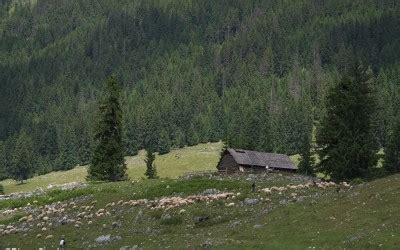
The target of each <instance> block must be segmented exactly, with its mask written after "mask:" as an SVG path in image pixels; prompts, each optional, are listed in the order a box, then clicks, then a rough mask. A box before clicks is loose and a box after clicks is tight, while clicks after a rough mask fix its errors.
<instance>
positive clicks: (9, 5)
mask: <svg viewBox="0 0 400 250" xmlns="http://www.w3.org/2000/svg"><path fill="white" fill-rule="evenodd" d="M360 61H361V62H362V63H363V64H364V65H368V66H369V67H370V69H371V70H372V72H373V77H374V86H373V87H374V91H375V92H376V97H377V104H378V107H377V110H378V112H376V114H375V116H374V121H373V122H374V136H375V137H376V139H377V141H378V142H379V147H380V148H385V146H386V145H387V143H388V138H389V136H390V134H391V131H392V127H393V124H394V121H395V117H397V116H398V112H399V107H400V106H399V101H400V2H399V1H396V0H341V1H321V0H295V1H294V0H263V1H261V0H245V1H231V0H219V1H215V0H204V1H195V0H151V1H146V0H135V1H131V0H120V1H115V0H114V1H110V0H60V1H52V0H30V1H29V0H0V179H4V178H6V177H8V176H7V175H8V173H9V172H10V169H12V168H13V164H15V159H16V158H23V159H24V160H25V161H26V164H31V165H32V168H33V171H32V173H31V174H33V173H37V174H44V173H47V172H51V171H53V170H66V169H70V168H72V167H74V166H76V165H78V164H80V165H84V164H87V163H89V162H90V159H91V156H92V152H93V149H94V146H95V145H94V141H93V134H94V131H93V123H94V122H95V121H96V110H97V109H96V107H97V106H96V104H97V101H98V97H99V96H100V95H101V94H102V91H103V90H102V88H103V87H102V86H103V82H104V81H105V79H107V78H108V77H109V76H110V75H114V76H115V77H116V79H117V81H118V82H119V83H120V84H121V86H122V90H123V91H122V96H121V103H122V109H123V114H124V115H123V131H124V136H123V138H124V144H125V148H126V155H135V154H136V153H137V152H138V150H140V149H143V148H154V149H155V151H157V152H159V153H160V154H163V153H167V152H169V151H170V149H171V148H179V147H183V146H185V145H188V146H191V145H196V144H198V143H204V142H216V141H220V140H223V141H225V142H227V143H228V145H229V146H230V147H235V148H246V149H253V150H262V151H270V152H279V153H286V154H296V153H299V151H300V150H301V147H302V141H303V140H302V138H304V137H305V135H307V134H311V133H312V128H313V127H314V126H317V125H318V121H320V120H321V118H322V117H324V115H325V114H326V111H325V110H326V109H325V99H326V95H327V92H328V90H329V89H331V88H332V87H333V86H334V85H335V84H336V83H337V82H338V81H339V79H340V78H341V75H342V74H343V73H344V72H346V71H347V70H349V67H351V65H352V64H353V63H354V62H360ZM21 150H23V151H24V152H30V153H27V154H25V155H22V156H21V155H19V154H20V152H21ZM26 164H25V165H26Z"/></svg>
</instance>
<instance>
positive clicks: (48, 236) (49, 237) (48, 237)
mask: <svg viewBox="0 0 400 250" xmlns="http://www.w3.org/2000/svg"><path fill="white" fill-rule="evenodd" d="M51 238H53V235H51V234H50V235H47V236H46V238H45V239H46V240H48V239H51Z"/></svg>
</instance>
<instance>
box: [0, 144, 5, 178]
mask: <svg viewBox="0 0 400 250" xmlns="http://www.w3.org/2000/svg"><path fill="white" fill-rule="evenodd" d="M6 177H7V160H6V147H5V145H4V143H3V142H2V141H0V180H4V179H6Z"/></svg>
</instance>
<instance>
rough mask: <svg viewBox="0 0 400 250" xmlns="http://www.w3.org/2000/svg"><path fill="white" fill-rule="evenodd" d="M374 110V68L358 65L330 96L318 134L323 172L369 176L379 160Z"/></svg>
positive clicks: (338, 176) (335, 176)
mask: <svg viewBox="0 0 400 250" xmlns="http://www.w3.org/2000/svg"><path fill="white" fill-rule="evenodd" d="M374 110H375V98H374V94H373V91H372V74H371V71H370V70H367V69H366V68H365V67H363V66H355V67H353V69H352V70H351V72H350V73H349V74H348V75H346V76H344V77H343V78H342V79H341V81H340V82H339V84H338V85H337V86H335V87H334V88H333V89H332V90H331V92H330V93H329V95H328V97H327V114H326V117H325V118H324V119H323V120H322V122H321V126H320V128H319V131H318V134H317V144H318V147H319V150H318V154H319V158H320V164H319V167H318V169H319V170H320V171H322V172H323V173H325V174H328V175H329V176H330V177H331V178H332V179H334V180H350V179H353V178H357V177H361V178H365V177H368V174H369V172H370V171H371V169H372V168H373V167H375V166H376V162H377V157H376V152H377V143H376V140H375V137H374V136H373V129H372V125H371V124H372V119H373V114H374Z"/></svg>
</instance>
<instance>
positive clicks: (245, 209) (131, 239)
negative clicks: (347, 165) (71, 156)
mask: <svg viewBox="0 0 400 250" xmlns="http://www.w3.org/2000/svg"><path fill="white" fill-rule="evenodd" d="M256 178H257V192H255V193H252V192H251V191H250V183H251V181H249V176H240V177H225V178H222V177H212V178H206V177H201V178H193V179H159V180H144V181H139V182H134V183H132V182H122V183H106V184H96V185H90V186H89V187H87V188H86V189H85V190H86V191H85V193H86V194H90V195H86V196H84V198H79V199H78V200H75V203H76V204H70V203H69V202H61V203H60V204H58V205H59V206H61V205H62V204H65V211H64V212H61V213H59V212H56V213H50V214H49V215H47V216H48V217H49V218H48V219H47V220H46V221H45V220H41V219H37V220H34V221H32V222H30V223H25V224H24V223H22V224H21V223H19V222H16V223H12V222H13V221H16V220H18V219H19V218H21V216H23V215H28V214H32V215H34V218H39V216H38V214H39V213H43V207H42V208H40V207H39V208H38V207H35V206H33V207H32V206H31V207H29V209H23V210H20V211H19V212H17V213H16V214H14V215H13V217H10V218H7V219H5V218H4V219H3V222H2V223H3V224H4V223H6V224H8V225H13V226H15V227H18V226H19V227H21V225H22V227H23V228H25V229H26V231H25V232H18V233H16V234H14V233H13V234H8V235H4V236H0V247H3V248H4V247H22V248H38V247H46V248H55V247H57V244H58V242H59V239H60V238H61V236H62V235H64V236H65V238H66V240H67V242H68V246H69V248H71V249H88V248H91V247H95V248H96V249H97V248H99V249H119V248H120V247H123V246H138V247H139V248H143V249H160V248H162V249H164V248H172V249H183V248H201V247H214V248H218V249H239V248H245V249H248V248H255V249H307V248H310V247H311V248H314V247H315V248H326V249H338V248H339V249H342V248H357V249H376V248H379V247H382V248H384V249H398V248H399V247H400V237H399V236H400V213H399V207H400V200H399V199H398V197H399V195H400V175H399V174H398V175H393V176H389V177H387V178H382V179H378V180H375V181H373V182H370V183H365V184H361V185H357V186H353V187H351V188H344V187H341V188H340V189H338V188H336V187H331V188H326V189H320V188H317V187H312V188H310V189H301V190H291V191H286V192H282V193H278V192H274V193H272V194H266V193H264V192H262V191H261V189H262V188H265V187H271V186H283V185H287V184H289V183H291V184H300V183H304V182H305V180H304V179H303V178H301V177H299V176H296V175H278V174H272V175H268V176H258V177H256ZM210 188H215V189H218V190H220V191H222V192H233V193H235V194H236V195H235V197H234V198H231V199H230V200H218V201H210V202H196V203H195V204H191V205H182V206H180V207H178V208H172V209H170V210H167V211H166V210H164V209H150V208H149V207H147V206H146V205H138V206H131V205H123V204H121V202H120V204H118V201H120V200H122V201H128V200H131V199H133V200H137V199H143V198H146V199H149V200H151V199H154V198H156V197H170V196H180V197H186V196H188V195H192V194H200V193H202V192H203V191H204V190H206V189H210ZM238 193H240V194H238ZM292 193H296V195H295V196H296V197H297V198H293V194H292ZM58 195H60V194H58ZM70 197H71V196H70ZM70 197H68V198H70ZM246 198H252V199H258V201H259V202H258V203H257V204H255V205H245V204H243V201H244V200H245V199H246ZM93 201H96V202H95V203H94V202H93ZM49 202H51V201H49ZM113 202H115V204H111V203H113ZM0 203H1V202H0ZM231 203H232V204H231ZM42 204H43V203H42ZM107 204H109V205H107ZM110 204H111V205H110ZM228 204H230V205H228ZM86 205H93V206H94V208H93V209H92V210H91V211H92V213H93V211H98V210H99V209H105V211H106V213H107V212H108V215H107V216H102V217H94V218H89V219H84V218H82V219H77V218H78V217H79V216H78V213H81V212H82V211H83V208H82V206H86ZM3 207H4V206H3ZM35 208H36V209H38V210H36V211H35V210H34V209H35ZM181 209H185V211H184V212H182V211H181ZM23 211H25V212H23ZM64 216H65V217H67V218H69V219H74V220H75V221H80V222H79V225H78V226H76V225H74V224H75V223H77V222H73V223H67V224H65V225H61V224H60V223H59V220H60V218H62V217H64ZM198 217H202V218H207V219H206V220H205V221H202V222H199V220H198ZM0 221H1V219H0ZM89 221H91V222H89ZM38 223H40V225H38ZM3 227H4V226H3ZM43 227H45V228H46V230H45V231H43ZM38 234H40V235H41V236H40V237H38V236H37V235H38ZM49 235H51V237H50V236H49ZM101 235H111V238H112V239H114V240H111V241H110V242H107V243H103V244H98V243H96V242H95V239H96V238H97V237H99V236H101ZM47 236H49V237H50V238H48V239H45V238H46V237H47Z"/></svg>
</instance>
